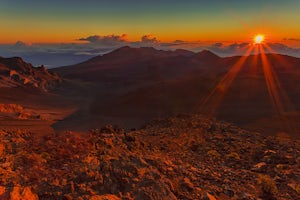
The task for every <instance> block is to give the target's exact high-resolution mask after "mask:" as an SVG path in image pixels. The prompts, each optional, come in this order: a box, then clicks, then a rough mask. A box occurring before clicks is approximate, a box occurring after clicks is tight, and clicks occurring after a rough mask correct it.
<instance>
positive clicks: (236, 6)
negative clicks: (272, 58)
mask: <svg viewBox="0 0 300 200" xmlns="http://www.w3.org/2000/svg"><path fill="white" fill-rule="evenodd" d="M299 9H300V1H299V0H264V1H261V0H251V1H241V0H208V1H204V0H185V1H183V0H152V1H148V0H147V1H146V0H84V1H82V0H72V1H71V0H26V1H24V0H0V25H1V33H0V55H1V56H2V55H3V53H4V54H5V55H15V54H19V55H21V56H22V55H24V52H25V51H26V50H27V53H29V52H30V51H37V50H38V51H39V52H38V53H41V51H44V52H45V51H55V53H57V52H56V50H55V49H60V50H61V49H65V48H69V49H72V51H73V50H74V51H78V49H76V48H79V49H81V50H82V49H84V51H80V52H77V54H81V55H82V54H87V53H90V52H86V51H90V50H91V49H89V48H92V47H93V49H92V50H93V51H95V49H97V48H98V49H102V51H101V52H102V53H103V52H105V51H108V50H110V49H112V48H114V47H116V46H121V45H123V44H125V43H129V44H133V45H137V44H140V46H143V45H145V43H146V44H148V45H149V44H153V45H152V46H155V45H156V46H158V43H162V44H164V45H163V46H164V47H165V46H167V44H168V43H170V44H169V46H172V44H174V43H176V42H177V43H178V42H182V43H184V44H185V45H186V46H187V47H186V48H190V49H191V50H197V49H201V48H200V47H204V46H207V45H208V44H209V45H214V44H217V43H218V44H220V43H222V45H224V44H227V45H231V44H235V43H239V44H242V43H247V42H252V40H253V37H254V36H255V35H256V34H258V33H261V34H264V35H265V37H266V41H268V42H270V43H280V44H284V45H288V47H289V48H299V47H300V26H299V24H300V16H299V15H300V14H299ZM62 43H63V44H64V45H66V44H67V47H65V46H64V47H62V46H61V44H62ZM74 43H75V44H74ZM96 43H97V45H96ZM195 43H197V44H198V46H197V45H195ZM54 44H57V45H56V46H53V45H54ZM72 44H74V45H72ZM187 44H192V45H187ZM26 45H27V46H31V48H27V49H25V46H26ZM75 46H76V48H74V47H75ZM96 46H97V48H96ZM176 46H178V45H176ZM183 46H184V45H183ZM196 46H197V47H196ZM33 47H34V48H33ZM109 47H110V48H109ZM43 48H44V49H43ZM28 49H30V51H29V50H28ZM103 49H105V50H103ZM66 51H67V50H66V49H65V51H64V53H70V52H66ZM101 52H100V50H99V51H98V52H97V51H95V52H94V53H95V54H96V53H101ZM1 53H2V54H1ZM52 53H54V52H52ZM73 53H74V52H73Z"/></svg>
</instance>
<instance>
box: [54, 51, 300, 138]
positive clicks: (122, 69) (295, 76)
mask: <svg viewBox="0 0 300 200" xmlns="http://www.w3.org/2000/svg"><path fill="white" fill-rule="evenodd" d="M266 63H267V64H266ZM266 66H267V67H266ZM299 66H300V58H294V57H290V56H286V55H279V54H266V55H250V56H233V57H225V58H222V57H219V56H217V55H215V54H213V53H211V52H209V51H201V52H198V53H194V52H190V51H186V50H176V51H162V50H156V49H154V48H147V47H144V48H131V47H122V48H120V49H117V50H115V51H112V52H110V53H108V54H105V55H102V56H96V57H94V58H92V59H90V60H88V61H86V62H83V63H79V64H77V65H72V66H65V67H60V68H56V69H52V71H54V72H57V73H59V74H61V76H63V77H64V78H66V79H70V80H72V81H78V80H80V81H81V82H83V83H84V82H86V83H89V84H90V86H89V87H87V88H86V91H87V92H86V93H87V95H86V96H85V98H86V101H85V103H84V104H83V105H84V106H81V108H80V109H78V111H77V112H76V113H74V115H72V116H69V117H68V118H67V119H66V120H64V121H61V122H59V123H57V124H56V125H55V127H56V128H57V129H62V130H63V129H66V128H67V129H80V128H83V127H82V126H80V127H74V124H76V123H74V122H78V121H82V122H84V124H88V126H89V127H93V126H99V125H100V122H102V124H104V123H108V122H109V121H110V122H113V123H118V124H120V125H121V126H122V127H126V128H131V127H139V126H141V124H143V123H144V122H145V121H147V120H151V119H153V118H159V117H163V118H164V117H168V116H172V115H174V114H175V115H176V114H179V113H200V114H203V113H204V114H207V115H210V114H211V110H210V109H209V108H210V107H215V108H216V109H215V112H213V113H212V116H214V117H216V118H217V119H220V120H225V121H229V122H233V123H236V124H238V125H239V126H241V127H244V128H247V129H252V130H255V131H261V132H264V134H269V135H275V134H277V133H279V132H282V131H285V132H288V133H289V134H291V135H293V136H296V137H299V134H298V133H299V131H300V114H299V109H300V107H299V106H300V105H299V103H298V102H299V101H300V93H299V91H300V88H299V85H300V81H299V80H300V78H299V77H300V68H299ZM265 68H269V69H268V70H270V71H271V72H272V73H271V72H270V73H271V74H272V77H271V78H272V79H271V80H272V81H273V82H272V83H271V84H272V85H273V86H272V87H273V88H276V90H275V89H274V91H275V92H274V91H272V92H273V93H276V92H277V93H278V94H279V95H277V96H279V97H280V98H281V99H282V101H281V102H280V104H282V105H283V108H282V110H283V112H282V113H281V116H280V117H281V118H285V119H286V121H288V122H289V124H288V125H287V124H282V123H281V121H282V120H281V118H278V116H277V113H276V109H275V108H274V106H273V105H272V94H270V91H269V90H270V83H268V80H269V79H270V77H268V76H269V75H266V73H267V72H266V70H265ZM224 77H227V78H228V79H229V80H231V82H230V81H228V82H222V80H224ZM266 77H267V78H266ZM269 82H270V80H269ZM267 83H268V84H269V85H268V84H267ZM216 88H218V90H217V91H218V95H217V96H216V97H215V98H211V99H209V101H208V102H206V103H203V102H205V100H206V98H207V97H208V96H209V95H211V92H212V91H214V90H215V89H216ZM222 88H223V89H222ZM224 88H225V90H224ZM273 96H274V94H273ZM213 97H214V96H213ZM220 97H222V98H221V99H218V98H220ZM215 101H219V102H218V103H217V104H214V102H215ZM288 127H293V128H292V129H291V128H288Z"/></svg>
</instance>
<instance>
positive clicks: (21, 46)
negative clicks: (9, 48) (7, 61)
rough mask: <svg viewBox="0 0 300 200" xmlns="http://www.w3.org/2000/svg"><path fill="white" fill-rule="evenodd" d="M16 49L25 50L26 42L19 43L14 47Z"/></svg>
mask: <svg viewBox="0 0 300 200" xmlns="http://www.w3.org/2000/svg"><path fill="white" fill-rule="evenodd" d="M14 46H15V47H16V48H24V47H26V46H27V44H26V43H25V42H22V41H17V42H16V43H15V45H14Z"/></svg>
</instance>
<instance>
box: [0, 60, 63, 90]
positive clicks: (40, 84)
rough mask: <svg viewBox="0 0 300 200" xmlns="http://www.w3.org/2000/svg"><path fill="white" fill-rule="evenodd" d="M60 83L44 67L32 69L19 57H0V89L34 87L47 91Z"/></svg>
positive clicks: (58, 78) (53, 74) (55, 76)
mask: <svg viewBox="0 0 300 200" xmlns="http://www.w3.org/2000/svg"><path fill="white" fill-rule="evenodd" d="M60 82H61V78H60V77H59V76H58V75H57V74H55V73H51V72H49V71H48V70H47V69H46V68H45V67H44V66H41V67H33V66H32V65H31V64H29V63H26V62H24V61H23V60H22V58H19V57H13V58H2V57H0V87H10V88H12V87H34V88H39V89H41V90H44V91H47V90H48V89H53V88H54V87H56V86H57V85H58V84H59V83H60Z"/></svg>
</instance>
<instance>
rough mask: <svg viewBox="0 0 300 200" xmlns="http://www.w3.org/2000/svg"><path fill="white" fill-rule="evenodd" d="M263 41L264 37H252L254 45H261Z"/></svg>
mask: <svg viewBox="0 0 300 200" xmlns="http://www.w3.org/2000/svg"><path fill="white" fill-rule="evenodd" d="M264 39H265V36H264V35H261V34H259V35H256V36H255V37H254V43H255V44H261V43H262V42H263V41H264Z"/></svg>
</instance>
